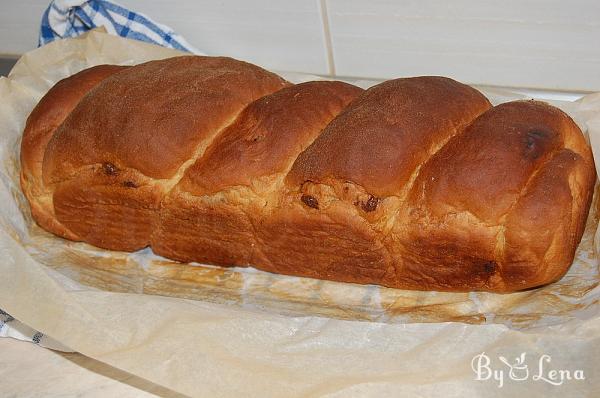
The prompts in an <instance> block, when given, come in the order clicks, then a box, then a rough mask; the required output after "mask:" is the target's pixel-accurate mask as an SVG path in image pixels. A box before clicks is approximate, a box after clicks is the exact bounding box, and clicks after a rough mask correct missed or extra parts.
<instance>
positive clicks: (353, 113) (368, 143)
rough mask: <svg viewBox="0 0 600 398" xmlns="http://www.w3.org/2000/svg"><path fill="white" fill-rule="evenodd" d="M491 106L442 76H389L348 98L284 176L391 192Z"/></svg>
mask: <svg viewBox="0 0 600 398" xmlns="http://www.w3.org/2000/svg"><path fill="white" fill-rule="evenodd" d="M490 107H491V105H490V103H489V101H488V100H487V98H486V97H485V96H483V94H481V93H480V92H479V91H477V90H475V89H474V88H472V87H469V86H467V85H464V84H462V83H459V82H457V81H454V80H452V79H448V78H444V77H435V76H426V77H415V78H405V79H396V80H389V81H386V82H384V83H381V84H379V85H377V86H374V87H372V88H370V89H368V90H367V91H365V92H364V93H363V94H362V95H361V96H360V97H359V98H357V99H356V100H355V101H353V102H352V103H351V104H350V105H349V106H348V107H347V108H346V109H345V110H344V111H343V112H342V113H341V114H340V115H339V116H338V117H337V118H336V119H335V120H333V122H331V123H330V124H329V125H328V126H327V128H326V129H325V130H324V131H323V133H322V134H321V135H320V136H319V137H318V138H317V140H315V142H314V143H313V144H312V145H311V146H310V147H309V148H308V149H307V150H306V151H304V152H303V153H302V154H301V155H300V156H299V157H298V159H297V161H296V163H295V164H294V166H293V168H292V170H291V171H290V174H289V175H288V181H289V183H291V184H302V183H303V182H305V181H312V182H326V181H327V179H338V180H342V181H344V180H345V181H351V182H353V183H355V184H359V185H361V186H363V187H364V188H365V189H366V190H367V191H368V192H370V193H372V194H375V195H377V196H391V195H397V194H398V191H399V190H400V189H402V188H403V187H404V186H405V184H406V183H407V182H408V180H409V179H410V177H411V175H412V174H413V173H414V171H415V169H416V168H417V166H418V165H420V164H421V163H422V162H423V161H424V160H425V159H427V158H428V157H429V156H430V154H431V153H432V152H433V151H435V150H436V149H437V146H438V145H439V143H440V142H443V141H445V140H447V139H448V138H449V137H451V136H452V135H453V134H454V133H456V132H459V131H460V130H461V128H462V127H464V126H465V125H467V124H469V123H470V122H471V121H472V120H473V119H475V118H476V117H477V116H479V115H480V114H481V113H483V112H484V111H486V110H487V109H489V108H490Z"/></svg>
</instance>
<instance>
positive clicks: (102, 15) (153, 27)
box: [39, 0, 201, 54]
mask: <svg viewBox="0 0 600 398" xmlns="http://www.w3.org/2000/svg"><path fill="white" fill-rule="evenodd" d="M165 7H169V3H165ZM97 27H104V28H105V29H106V31H107V32H108V33H109V34H113V35H117V36H122V37H127V38H129V39H135V40H140V41H145V42H148V43H153V44H158V45H160V46H163V47H168V48H174V49H177V50H181V51H187V52H192V53H195V54H201V53H200V52H199V51H198V50H197V49H195V48H194V47H193V46H191V45H190V44H189V43H188V42H187V41H186V40H185V39H184V38H183V37H181V36H180V35H178V34H177V33H175V32H174V31H173V30H172V29H171V28H169V27H168V26H166V25H163V24H159V23H157V22H154V21H153V20H152V19H150V18H149V17H147V16H146V15H144V14H141V13H138V12H134V11H131V10H128V9H127V8H125V7H123V6H121V5H118V4H116V3H113V2H111V1H106V0H53V1H52V2H50V5H49V6H48V8H47V9H46V11H45V12H44V15H43V17H42V25H41V27H40V37H39V46H43V45H44V44H47V43H49V42H52V41H54V40H56V39H62V38H66V37H75V36H79V35H80V34H82V33H84V32H87V31H88V30H91V29H94V28H97Z"/></svg>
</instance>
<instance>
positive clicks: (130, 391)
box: [0, 338, 184, 398]
mask: <svg viewBox="0 0 600 398" xmlns="http://www.w3.org/2000/svg"><path fill="white" fill-rule="evenodd" d="M0 396H2V397H3V398H12V397H18V398H25V397H85V398H90V397H98V398H100V397H102V398H107V397H128V398H129V397H132V398H137V397H144V398H146V397H166V398H181V397H184V395H181V394H178V393H175V392H173V391H171V390H168V389H166V388H163V387H161V386H157V385H156V384H153V383H150V382H148V381H146V380H144V379H140V378H139V377H136V376H133V375H131V374H129V373H126V372H123V371H121V370H119V369H116V368H113V367H111V366H108V365H106V364H104V363H102V362H98V361H96V360H94V359H91V358H88V357H86V356H84V355H81V354H78V353H64V352H58V351H52V350H49V349H46V348H43V347H40V346H38V345H35V344H33V343H29V342H24V341H18V340H15V339H11V338H0Z"/></svg>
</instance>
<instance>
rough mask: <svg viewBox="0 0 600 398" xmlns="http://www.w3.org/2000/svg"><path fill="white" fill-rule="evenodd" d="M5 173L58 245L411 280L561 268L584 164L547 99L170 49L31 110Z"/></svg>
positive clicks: (495, 285) (64, 86) (426, 283)
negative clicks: (337, 77)
mask: <svg viewBox="0 0 600 398" xmlns="http://www.w3.org/2000/svg"><path fill="white" fill-rule="evenodd" d="M21 163H22V173H21V184H22V187H23V191H24V192H25V195H26V197H27V199H28V200H29V203H30V204H31V210H32V214H33V217H34V219H35V220H36V221H37V222H38V224H39V225H40V226H41V227H42V228H44V229H46V230H48V231H51V232H53V233H55V234H57V235H60V236H62V237H64V238H67V239H71V240H77V241H85V242H88V243H91V244H93V245H95V246H98V247H102V248H106V249H112V250H124V251H134V250H138V249H141V248H144V247H147V246H151V247H152V249H153V251H154V252H155V253H157V254H160V255H163V256H165V257H168V258H171V259H175V260H179V261H184V262H188V261H198V262H202V263H211V264H218V265H224V266H228V265H238V266H248V265H252V266H254V267H256V268H259V269H262V270H266V271H270V272H275V273H283V274H289V275H299V276H308V277H313V278H320V279H330V280H337V281H347V282H356V283H374V284H380V285H384V286H390V287H398V288H408V289H421V290H430V289H433V290H448V291H468V290H488V291H496V292H508V291H514V290H519V289H525V288H529V287H533V286H539V285H542V284H546V283H549V282H552V281H555V280H557V279H559V278H560V277H561V276H562V275H563V274H564V273H565V272H566V270H567V269H568V267H569V265H570V264H571V262H572V260H573V256H574V253H575V248H576V246H577V244H578V242H579V240H580V239H581V236H582V233H583V229H584V225H585V221H586V217H587V214H588V210H589V206H590V201H591V197H592V191H593V184H594V181H595V171H594V164H593V158H592V154H591V151H590V148H589V147H588V145H587V143H586V141H585V139H584V137H583V135H582V133H581V131H580V130H579V128H578V127H577V126H576V125H575V123H574V122H573V121H572V120H571V119H570V118H569V117H568V116H567V115H565V114H564V113H563V112H561V111H560V110H558V109H556V108H554V107H551V106H549V105H546V104H544V103H541V102H536V101H516V102H510V103H506V104H502V105H499V106H496V107H492V106H491V105H490V103H489V101H488V100H487V99H486V98H485V97H484V96H483V95H482V94H481V93H480V92H478V91H477V90H475V89H473V88H471V87H469V86H466V85H463V84H461V83H458V82H456V81H453V80H451V79H447V78H442V77H416V78H406V79H396V80H390V81H387V82H384V83H381V84H379V85H377V86H374V87H372V88H370V89H368V90H366V91H364V90H362V89H360V88H358V87H355V86H352V85H349V84H346V83H342V82H335V81H319V82H308V83H303V84H297V85H292V84H290V83H288V82H286V81H284V80H283V79H281V78H280V77H278V76H277V75H275V74H273V73H270V72H267V71H265V70H263V69H261V68H259V67H257V66H254V65H251V64H248V63H245V62H241V61H237V60H233V59H230V58H218V57H215V58H213V57H192V56H189V57H177V58H171V59H166V60H160V61H152V62H148V63H145V64H142V65H137V66H134V67H121V66H108V65H104V66H97V67H94V68H90V69H87V70H84V71H82V72H80V73H78V74H76V75H74V76H71V77H69V78H67V79H65V80H62V81H61V82H59V83H58V84H56V85H55V86H54V87H53V88H52V89H51V90H50V91H49V92H48V93H47V94H46V96H45V97H44V98H43V99H42V100H41V101H40V103H39V104H38V105H37V107H36V108H35V109H34V110H33V112H32V113H31V115H30V117H29V119H28V121H27V125H26V128H25V132H24V135H23V141H22V147H21Z"/></svg>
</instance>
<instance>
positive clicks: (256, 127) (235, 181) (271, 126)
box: [182, 81, 363, 194]
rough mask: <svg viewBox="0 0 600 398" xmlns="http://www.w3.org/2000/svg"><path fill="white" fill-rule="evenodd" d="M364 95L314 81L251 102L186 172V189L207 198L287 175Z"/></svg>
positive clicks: (351, 88) (344, 86)
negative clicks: (327, 128) (299, 157)
mask: <svg viewBox="0 0 600 398" xmlns="http://www.w3.org/2000/svg"><path fill="white" fill-rule="evenodd" d="M362 91H363V90H362V89H360V88H358V87H356V86H353V85H350V84H347V83H342V82H336V81H315V82H307V83H302V84H297V85H294V86H291V87H287V88H284V89H282V90H280V91H277V92H276V93H274V94H271V95H267V96H265V97H263V98H261V99H259V100H257V101H255V102H253V103H252V104H250V105H249V106H248V107H247V108H246V109H245V110H244V111H243V112H242V114H241V115H240V116H239V117H238V118H237V120H236V121H235V122H234V123H233V124H232V125H230V126H229V127H228V128H227V129H226V130H225V131H223V133H221V134H219V136H218V137H216V139H215V140H214V141H213V142H212V143H211V145H210V147H209V148H208V149H207V150H206V152H205V153H204V155H203V156H202V157H201V158H200V159H199V160H198V162H196V163H195V164H194V165H193V166H191V167H190V168H189V169H188V170H187V172H186V174H185V177H184V178H183V180H182V185H185V188H184V189H185V190H186V191H188V192H192V193H195V194H210V193H214V192H217V191H219V190H221V189H224V188H226V187H230V186H235V185H246V186H249V185H250V184H251V183H252V181H253V180H254V179H256V178H259V177H262V176H268V175H276V174H277V173H283V172H286V171H287V170H288V169H289V167H290V166H291V165H292V163H293V162H294V161H295V160H296V156H297V155H298V154H299V153H300V152H302V151H303V150H304V149H305V148H306V147H307V146H308V145H309V144H310V143H311V142H312V141H313V140H314V139H315V138H316V137H317V135H318V134H319V133H320V132H321V130H323V128H324V127H325V126H326V125H327V123H329V122H330V121H331V119H333V118H334V117H335V116H336V115H337V114H338V113H339V112H340V111H341V110H342V109H344V107H345V106H346V105H348V103H349V102H350V101H351V100H353V99H354V98H355V97H356V96H358V95H359V94H360V93H361V92H362ZM215 170H219V172H218V173H215Z"/></svg>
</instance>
